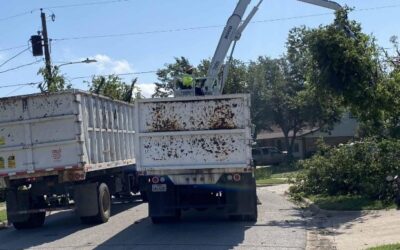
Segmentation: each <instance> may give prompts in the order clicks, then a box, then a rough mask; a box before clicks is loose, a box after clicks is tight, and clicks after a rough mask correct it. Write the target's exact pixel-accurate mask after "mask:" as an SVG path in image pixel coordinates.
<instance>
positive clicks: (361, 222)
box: [268, 184, 400, 250]
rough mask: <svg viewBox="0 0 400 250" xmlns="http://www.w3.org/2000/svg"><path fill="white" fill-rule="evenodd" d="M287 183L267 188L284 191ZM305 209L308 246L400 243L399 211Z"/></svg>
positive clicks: (348, 248) (353, 249)
mask: <svg viewBox="0 0 400 250" xmlns="http://www.w3.org/2000/svg"><path fill="white" fill-rule="evenodd" d="M288 189H289V185H288V184H284V185H276V186H271V187H269V188H268V190H270V191H272V192H274V193H276V194H279V195H286V194H287V191H288ZM316 208H317V209H315V205H314V209H311V210H305V211H304V212H303V214H304V217H306V218H307V248H306V249H308V250H314V249H324V250H329V249H339V250H358V249H367V248H370V247H375V246H380V245H385V244H395V243H400V211H399V210H395V209H391V210H374V211H327V210H322V209H318V207H316Z"/></svg>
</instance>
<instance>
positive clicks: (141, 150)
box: [135, 94, 257, 223]
mask: <svg viewBox="0 0 400 250" xmlns="http://www.w3.org/2000/svg"><path fill="white" fill-rule="evenodd" d="M135 114H136V115H135V124H136V125H135V128H136V131H135V132H136V133H135V135H136V136H135V155H136V156H137V158H136V159H137V162H136V165H137V170H138V172H139V174H140V175H141V178H143V179H144V180H145V181H144V182H143V185H144V186H143V187H142V189H143V190H144V191H145V192H146V195H147V199H148V203H149V216H150V217H151V219H152V221H153V223H162V222H166V221H171V220H176V219H179V217H180V216H181V212H182V210H187V209H197V210H207V209H220V210H223V211H224V212H225V214H226V215H227V216H229V217H230V218H232V219H235V220H236V219H239V220H249V221H255V220H257V195H256V183H255V176H254V166H253V164H252V158H251V146H252V142H253V140H252V133H251V131H252V124H251V118H250V96H249V95H246V94H237V95H221V96H196V97H192V96H191V97H179V98H178V97H175V98H160V99H142V100H137V101H136V102H135Z"/></svg>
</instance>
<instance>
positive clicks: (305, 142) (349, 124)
mask: <svg viewBox="0 0 400 250" xmlns="http://www.w3.org/2000/svg"><path fill="white" fill-rule="evenodd" d="M357 130H358V122H357V120H356V119H355V118H354V117H353V116H352V115H351V114H349V113H346V114H344V115H343V117H342V119H341V121H340V122H338V123H337V124H335V125H334V127H333V129H332V130H330V131H328V132H324V131H321V130H320V129H318V128H309V129H304V130H302V131H300V132H298V133H297V139H296V140H295V143H294V147H293V156H294V157H295V158H299V159H304V158H307V157H309V156H310V155H312V154H313V153H315V152H316V150H317V143H316V142H317V140H318V139H320V138H323V139H324V142H325V143H326V144H328V145H331V146H336V145H338V144H340V143H347V142H349V141H352V140H354V139H355V138H356V137H357ZM292 136H293V133H290V134H289V137H292ZM256 141H257V147H262V146H269V147H277V148H278V149H280V150H283V151H285V150H286V147H285V137H284V135H283V133H282V131H281V130H280V128H278V127H276V128H273V130H272V131H262V132H260V133H259V134H258V135H257V140H256Z"/></svg>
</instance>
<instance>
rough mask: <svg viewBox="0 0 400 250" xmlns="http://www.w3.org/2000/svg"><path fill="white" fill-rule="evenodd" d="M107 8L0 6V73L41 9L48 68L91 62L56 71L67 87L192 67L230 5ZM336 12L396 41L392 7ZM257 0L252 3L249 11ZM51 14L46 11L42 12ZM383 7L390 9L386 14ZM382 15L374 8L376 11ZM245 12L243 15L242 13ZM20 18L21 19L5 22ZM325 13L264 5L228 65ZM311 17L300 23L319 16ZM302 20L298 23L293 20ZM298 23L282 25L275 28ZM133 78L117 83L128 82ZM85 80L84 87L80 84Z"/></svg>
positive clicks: (350, 1) (207, 50) (345, 0)
mask: <svg viewBox="0 0 400 250" xmlns="http://www.w3.org/2000/svg"><path fill="white" fill-rule="evenodd" d="M105 1H107V0H68V1H67V0H35V1H29V0H13V1H3V3H2V4H1V12H0V31H1V34H2V35H1V39H0V65H1V64H2V63H3V62H4V61H5V60H7V59H8V58H10V57H12V56H13V55H15V54H17V53H18V52H20V51H22V50H23V49H24V48H23V47H22V48H18V49H13V50H4V49H7V48H11V47H15V46H20V45H25V44H26V45H27V44H28V39H29V38H30V36H31V35H33V34H35V33H36V32H37V31H38V30H40V29H41V28H40V27H41V24H40V12H39V11H33V12H32V13H30V12H29V11H30V10H33V9H38V8H42V7H46V9H45V10H44V11H45V12H46V13H47V14H48V15H50V14H52V13H54V14H55V15H56V20H55V22H51V20H48V30H49V37H50V38H52V39H54V40H55V41H54V42H53V43H52V53H51V54H52V60H53V62H54V64H55V65H57V64H61V63H64V62H75V61H79V60H82V59H84V58H96V59H97V60H98V63H94V64H88V65H86V64H76V65H66V66H62V67H61V68H60V69H61V71H62V73H63V74H65V75H66V77H67V78H68V79H72V78H75V77H80V76H90V75H94V74H111V73H127V72H143V71H153V70H157V69H159V68H161V67H163V65H164V64H165V63H169V62H173V58H174V57H175V56H185V57H187V58H189V60H190V61H191V62H192V63H193V64H197V63H199V62H200V60H201V59H204V58H210V57H211V56H212V55H213V53H214V50H215V48H216V45H217V42H218V39H219V37H220V34H221V32H222V29H223V26H224V24H225V23H226V20H227V18H228V17H229V16H230V15H231V13H232V11H233V9H234V7H235V6H236V3H237V1H236V0H190V1H189V0H146V1H144V0H127V1H119V2H118V1H114V2H111V3H104V2H105ZM94 2H97V3H103V4H97V5H87V6H79V7H68V8H67V7H63V8H60V7H54V6H60V5H71V4H82V3H94ZM337 2H339V3H340V4H347V5H349V6H351V7H355V8H356V11H355V12H353V13H352V14H351V18H353V19H355V20H357V21H358V22H360V23H361V24H362V26H363V28H364V32H366V33H369V34H373V35H374V36H376V38H377V39H378V43H379V44H380V45H381V46H383V47H389V38H390V37H391V36H392V35H398V36H400V19H399V17H398V13H399V12H400V0H339V1H337ZM256 3H257V0H253V2H252V5H254V4H256ZM52 6H53V7H54V8H49V7H52ZM388 6H391V7H388ZM380 7H382V8H380ZM250 9H251V8H249V10H250ZM24 12H28V13H26V14H24V15H21V16H18V17H14V18H9V19H4V18H8V17H10V16H13V15H16V14H20V13H24ZM330 12H331V11H330V10H326V9H322V8H320V7H317V6H313V5H308V4H305V3H302V2H298V1H296V0H264V3H263V5H262V6H261V8H260V10H259V12H258V13H257V15H256V16H255V18H254V19H253V20H254V21H256V22H255V23H253V24H251V25H249V27H248V28H247V29H246V30H245V32H244V34H243V36H242V39H241V40H240V42H239V43H238V46H237V49H236V51H235V57H236V58H239V59H242V60H244V61H248V60H254V59H256V58H257V57H258V56H270V57H277V56H279V55H281V54H283V53H284V52H285V40H286V37H287V34H288V31H289V30H290V29H291V28H293V27H295V26H300V25H306V26H308V27H316V26H318V25H323V24H328V23H329V22H331V21H332V20H333V18H334V16H333V14H329V13H330ZM324 13H326V15H320V16H314V17H304V16H308V15H316V14H324ZM301 16H303V17H301ZM290 17H298V18H293V19H290V20H276V21H270V20H273V19H282V18H283V19H284V18H290ZM205 26H218V27H214V28H203V29H194V30H186V31H176V32H160V33H153V34H148V33H147V34H137V35H129V36H122V37H113V38H96V39H78V40H58V41H57V39H63V38H68V39H69V38H72V37H82V36H93V35H109V34H123V33H138V32H139V33H140V32H149V31H150V32H151V31H160V30H162V31H165V30H176V29H180V28H191V27H205ZM37 59H40V58H34V57H33V56H32V55H31V54H30V52H25V53H23V54H22V55H21V56H18V57H17V58H15V59H14V60H12V61H10V62H9V63H7V64H5V65H4V66H2V67H0V72H1V71H3V70H7V69H10V68H13V67H17V66H19V65H23V64H27V63H31V62H34V61H35V60H37ZM42 65H43V62H40V63H37V64H33V65H31V66H27V67H23V68H21V69H18V70H13V71H9V72H6V73H0V86H5V85H10V84H20V83H27V82H38V81H41V80H42V79H41V77H40V76H37V74H36V73H37V71H38V69H39V67H41V66H42ZM133 77H134V76H128V77H125V79H126V80H127V81H129V80H130V79H131V78H133ZM137 77H139V82H140V87H141V88H142V90H143V92H144V94H145V95H149V94H150V92H151V91H152V89H153V85H152V84H151V83H152V82H154V81H155V80H156V76H155V74H154V73H150V74H140V75H137ZM84 80H85V79H76V80H72V81H71V83H72V84H73V87H74V88H80V89H86V88H87V84H86V83H84V82H83V81H84ZM86 80H90V78H87V79H86ZM37 91H38V90H37V88H36V87H35V86H23V87H10V88H0V97H2V96H7V95H18V94H26V93H33V92H37Z"/></svg>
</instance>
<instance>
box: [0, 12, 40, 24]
mask: <svg viewBox="0 0 400 250" xmlns="http://www.w3.org/2000/svg"><path fill="white" fill-rule="evenodd" d="M32 13H33V10H31V11H25V12H21V13H18V14H15V15H12V16H8V17H2V18H0V22H3V21H7V20H9V19H13V18H16V17H21V16H25V15H28V14H32Z"/></svg>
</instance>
